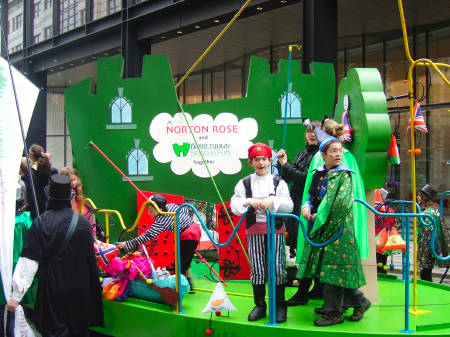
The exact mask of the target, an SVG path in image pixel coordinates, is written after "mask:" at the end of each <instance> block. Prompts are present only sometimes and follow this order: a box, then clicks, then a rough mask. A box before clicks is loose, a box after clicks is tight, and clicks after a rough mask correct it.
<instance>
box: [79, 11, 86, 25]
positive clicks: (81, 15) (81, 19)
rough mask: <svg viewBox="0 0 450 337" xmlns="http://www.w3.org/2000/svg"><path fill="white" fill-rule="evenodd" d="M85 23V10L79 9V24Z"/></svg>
mask: <svg viewBox="0 0 450 337" xmlns="http://www.w3.org/2000/svg"><path fill="white" fill-rule="evenodd" d="M85 23H86V10H85V9H82V10H80V25H84V24H85Z"/></svg>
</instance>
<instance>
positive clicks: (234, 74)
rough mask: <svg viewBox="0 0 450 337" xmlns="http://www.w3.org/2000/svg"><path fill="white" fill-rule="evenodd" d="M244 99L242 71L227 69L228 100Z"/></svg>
mask: <svg viewBox="0 0 450 337" xmlns="http://www.w3.org/2000/svg"><path fill="white" fill-rule="evenodd" d="M240 97H242V69H241V68H238V69H229V68H228V67H227V98H228V99H230V98H240Z"/></svg>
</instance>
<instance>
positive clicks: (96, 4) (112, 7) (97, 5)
mask: <svg viewBox="0 0 450 337" xmlns="http://www.w3.org/2000/svg"><path fill="white" fill-rule="evenodd" d="M92 7H93V15H94V18H93V19H94V20H97V19H100V18H103V17H105V16H107V15H111V14H114V13H116V12H118V11H120V10H121V9H122V1H121V0H94V1H93V3H92Z"/></svg>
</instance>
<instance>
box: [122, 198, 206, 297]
mask: <svg viewBox="0 0 450 337" xmlns="http://www.w3.org/2000/svg"><path fill="white" fill-rule="evenodd" d="M148 200H152V201H153V202H154V203H155V204H156V205H157V206H158V208H159V209H160V210H161V211H163V212H174V213H175V212H176V211H177V210H178V208H179V207H180V205H178V204H168V203H167V200H166V198H164V197H163V196H162V195H159V194H153V195H152V196H151V197H150V198H149V199H148ZM147 211H148V214H150V216H151V217H154V218H155V221H154V222H153V224H152V225H151V226H150V228H149V229H148V230H147V231H146V232H145V233H143V234H141V235H139V236H138V237H136V238H134V239H131V240H128V241H125V242H118V243H117V247H119V248H120V249H127V250H135V249H136V248H137V247H138V246H139V245H141V244H143V243H145V242H147V241H150V240H152V239H153V238H154V237H156V236H158V235H159V234H160V233H162V232H163V231H170V232H172V233H173V231H174V222H173V221H174V217H173V216H172V215H165V214H159V213H158V211H157V210H156V208H155V207H153V206H152V204H147ZM178 221H179V224H180V233H181V234H180V261H181V266H180V271H181V273H182V274H183V275H184V276H186V278H187V280H188V282H189V286H190V288H191V290H190V292H189V293H191V294H192V293H193V292H194V286H193V283H192V277H191V273H190V268H191V262H192V259H193V258H194V254H195V250H196V249H197V246H198V244H199V242H200V237H201V230H200V226H199V225H198V224H197V223H195V222H194V220H193V219H192V216H191V215H190V214H189V210H188V208H187V207H184V208H182V209H181V211H180V213H179V219H178Z"/></svg>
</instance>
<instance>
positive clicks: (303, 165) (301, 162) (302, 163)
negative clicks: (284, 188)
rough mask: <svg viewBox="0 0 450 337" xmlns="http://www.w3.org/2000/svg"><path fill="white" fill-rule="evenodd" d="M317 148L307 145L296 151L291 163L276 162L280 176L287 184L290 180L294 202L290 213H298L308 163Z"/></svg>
mask: <svg viewBox="0 0 450 337" xmlns="http://www.w3.org/2000/svg"><path fill="white" fill-rule="evenodd" d="M318 150H319V146H317V145H307V146H306V149H305V150H303V151H300V152H299V153H297V156H296V157H295V160H294V162H293V163H292V164H291V163H290V162H287V163H286V164H285V165H284V166H281V165H280V164H277V167H278V172H279V173H280V175H281V178H283V180H284V181H286V183H288V184H289V183H290V182H292V187H291V198H292V201H293V202H294V209H293V211H292V214H295V215H299V211H300V206H301V205H300V204H301V202H302V198H303V189H304V188H305V181H306V176H307V175H308V169H309V164H310V163H311V160H312V157H313V156H314V155H315V154H316V152H317V151H318Z"/></svg>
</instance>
